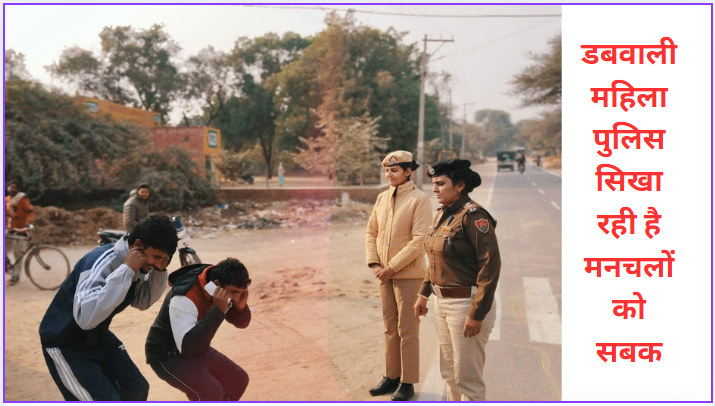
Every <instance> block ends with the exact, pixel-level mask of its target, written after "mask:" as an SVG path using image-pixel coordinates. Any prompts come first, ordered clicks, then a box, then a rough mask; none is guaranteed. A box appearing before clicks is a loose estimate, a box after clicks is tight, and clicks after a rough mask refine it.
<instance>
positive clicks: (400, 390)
mask: <svg viewBox="0 0 715 406" xmlns="http://www.w3.org/2000/svg"><path fill="white" fill-rule="evenodd" d="M413 396H415V387H414V385H412V384H411V383H400V385H399V386H398V387H397V390H396V391H395V393H393V394H392V400H394V401H397V402H404V401H406V400H410V398H412V397H413Z"/></svg>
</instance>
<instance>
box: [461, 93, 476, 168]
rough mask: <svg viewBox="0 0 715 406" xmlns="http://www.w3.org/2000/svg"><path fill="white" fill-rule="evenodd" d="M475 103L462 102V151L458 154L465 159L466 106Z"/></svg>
mask: <svg viewBox="0 0 715 406" xmlns="http://www.w3.org/2000/svg"><path fill="white" fill-rule="evenodd" d="M475 104H477V103H464V117H463V118H462V151H461V152H460V154H459V157H460V158H461V159H465V156H466V153H467V148H466V145H467V143H466V140H467V106H473V105H475Z"/></svg>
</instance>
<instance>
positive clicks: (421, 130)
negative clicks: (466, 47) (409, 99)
mask: <svg viewBox="0 0 715 406" xmlns="http://www.w3.org/2000/svg"><path fill="white" fill-rule="evenodd" d="M422 41H423V42H424V51H422V63H421V64H420V115H419V123H418V125H417V159H416V161H417V163H418V164H419V165H420V167H421V168H420V169H419V170H418V171H417V179H415V186H416V187H417V188H418V189H420V190H421V189H422V181H423V178H424V170H423V169H424V162H425V160H424V155H425V73H426V70H427V60H428V59H429V57H430V56H431V55H428V54H427V43H428V42H442V43H445V42H454V40H453V39H429V38H427V34H425V38H424V39H423V40H422ZM435 52H436V51H435Z"/></svg>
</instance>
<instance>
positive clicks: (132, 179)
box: [109, 147, 216, 211]
mask: <svg viewBox="0 0 715 406" xmlns="http://www.w3.org/2000/svg"><path fill="white" fill-rule="evenodd" d="M109 170H110V171H111V173H112V174H113V176H114V177H115V178H116V179H118V181H119V182H120V184H121V185H123V186H124V187H125V188H126V187H129V186H136V184H137V183H139V182H143V183H148V184H150V185H151V188H152V198H151V201H152V203H151V204H152V210H165V211H178V210H186V209H193V208H196V207H199V206H202V205H207V204H212V203H214V201H215V198H216V194H215V191H214V190H213V188H212V187H211V184H210V183H209V182H208V181H207V180H206V179H203V178H202V177H201V176H200V175H199V172H198V168H197V167H196V164H195V163H194V162H193V161H192V160H191V159H190V157H189V154H188V152H186V151H184V150H183V149H181V148H177V147H170V148H168V149H167V150H161V151H159V150H156V149H145V148H142V149H135V150H134V151H133V152H132V153H131V154H128V155H126V156H123V157H122V159H119V160H116V161H115V162H114V164H113V165H112V166H111V167H110V168H109Z"/></svg>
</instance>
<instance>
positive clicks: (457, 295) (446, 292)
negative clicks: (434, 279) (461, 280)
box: [432, 283, 472, 299]
mask: <svg viewBox="0 0 715 406" xmlns="http://www.w3.org/2000/svg"><path fill="white" fill-rule="evenodd" d="M432 293H434V294H435V295H436V296H437V297H440V298H444V297H446V298H450V299H464V298H470V297H472V287H471V286H439V285H435V284H434V283H433V284H432Z"/></svg>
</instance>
